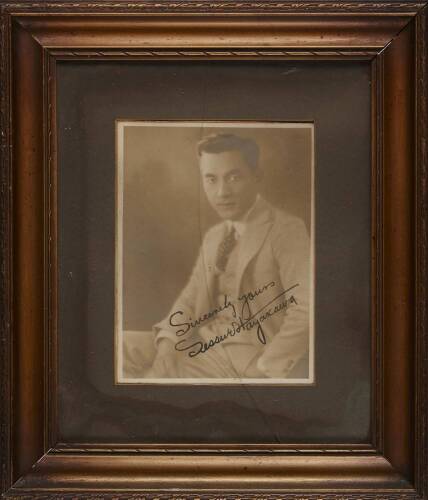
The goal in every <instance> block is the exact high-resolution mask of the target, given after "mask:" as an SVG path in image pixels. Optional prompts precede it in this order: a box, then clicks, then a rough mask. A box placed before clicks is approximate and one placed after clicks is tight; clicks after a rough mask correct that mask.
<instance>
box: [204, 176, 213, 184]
mask: <svg viewBox="0 0 428 500" xmlns="http://www.w3.org/2000/svg"><path fill="white" fill-rule="evenodd" d="M205 181H206V182H207V184H214V182H215V179H214V177H206V178H205Z"/></svg>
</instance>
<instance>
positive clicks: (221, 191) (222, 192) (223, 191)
mask: <svg viewBox="0 0 428 500" xmlns="http://www.w3.org/2000/svg"><path fill="white" fill-rule="evenodd" d="M229 195H230V187H229V185H228V184H227V182H225V181H220V182H219V184H218V190H217V196H218V197H219V198H224V197H225V196H229Z"/></svg>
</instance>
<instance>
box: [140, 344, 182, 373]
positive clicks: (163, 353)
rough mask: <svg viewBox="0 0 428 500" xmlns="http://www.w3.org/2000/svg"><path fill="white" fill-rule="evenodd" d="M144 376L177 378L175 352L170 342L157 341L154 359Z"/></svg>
mask: <svg viewBox="0 0 428 500" xmlns="http://www.w3.org/2000/svg"><path fill="white" fill-rule="evenodd" d="M145 376H146V378H164V377H167V378H177V377H178V367H177V351H176V350H175V347H174V342H173V341H172V340H170V339H168V338H163V339H161V340H160V341H159V344H158V350H157V354H156V357H155V359H154V361H153V364H152V366H151V368H150V369H149V370H148V371H147V373H146V375H145Z"/></svg>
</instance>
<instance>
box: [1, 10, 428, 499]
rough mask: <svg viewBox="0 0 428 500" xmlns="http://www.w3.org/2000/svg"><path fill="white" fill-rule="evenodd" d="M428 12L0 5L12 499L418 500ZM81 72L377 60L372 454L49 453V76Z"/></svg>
mask: <svg viewBox="0 0 428 500" xmlns="http://www.w3.org/2000/svg"><path fill="white" fill-rule="evenodd" d="M427 12H428V11H427V4H426V3H424V2H382V3H374V2H345V1H343V0H339V1H338V2H310V1H302V2H297V3H296V2H283V1H272V2H268V1H259V2H255V1H252V0H249V1H246V2H236V1H233V0H223V1H217V0H214V1H213V2H208V1H206V0H200V1H197V0H187V1H184V2H181V1H180V2H174V1H170V0H164V1H162V2H158V3H156V2H155V1H144V0H143V1H140V2H135V3H133V2H120V1H117V2H114V3H113V2H110V1H106V2H89V1H77V2H68V3H67V2H63V3H58V2H56V3H49V2H37V1H36V2H32V3H31V2H21V3H19V2H11V3H3V4H2V5H1V87H0V90H1V211H0V213H1V217H0V224H1V233H0V234H1V254H2V260H1V263H2V266H1V288H0V290H1V305H2V316H1V322H2V323H1V344H0V346H1V347H0V353H1V365H0V366H1V397H2V404H1V433H0V457H1V490H2V492H5V493H4V494H5V497H6V498H15V497H20V498H39V499H42V498H54V497H55V498H131V497H132V498H142V497H144V498H160V497H161V498H173V497H177V498H216V497H218V498H220V497H221V498H272V499H273V498H290V499H294V500H298V499H313V500H315V499H345V498H346V499H348V498H349V499H385V500H392V499H399V498H400V499H417V498H419V499H422V498H423V499H428V425H427V421H428V420H427V411H428V410H427V403H428V373H427V370H428V336H427V316H426V315H427V298H428V296H427V256H428V249H427V201H428V199H427V175H428V170H427V168H428V162H427V140H428V136H427V111H428V109H427V105H428V103H427V64H428V60H427V41H428V40H427V37H428V33H427ZM79 58H84V59H88V58H89V59H100V58H102V59H120V60H122V59H140V60H145V59H150V60H152V59H160V60H164V59H171V58H172V59H186V60H188V59H200V58H217V59H271V58H273V59H277V58H282V59H284V58H288V59H314V58H315V59H323V58H324V59H331V58H333V59H365V60H370V61H371V64H372V69H373V94H372V97H373V114H372V137H373V147H372V151H373V157H372V165H373V167H372V172H373V176H372V188H373V197H372V201H373V203H372V211H373V247H372V248H373V282H372V285H373V286H372V289H373V306H374V307H373V321H372V323H373V347H374V353H375V356H374V357H373V372H374V377H373V389H374V390H373V408H374V410H373V428H374V433H373V442H372V443H369V444H368V445H367V446H359V447H356V446H353V447H352V446H347V445H341V446H336V447H334V446H317V447H316V448H314V447H313V446H300V447H296V446H291V445H289V446H257V447H256V446H251V444H250V445H247V444H245V445H242V446H226V445H218V446H198V445H192V446H190V445H184V444H183V445H182V446H177V445H175V446H174V447H173V448H168V447H167V446H165V445H163V446H155V445H153V446H150V448H147V447H145V448H144V447H141V446H139V447H138V449H136V447H135V446H134V447H132V446H128V447H127V448H125V447H120V448H118V447H114V446H113V445H111V446H108V447H106V446H105V445H103V446H101V445H100V446H99V447H89V446H87V447H84V448H82V447H80V448H76V447H73V446H71V445H67V446H65V445H62V444H61V443H58V442H57V440H56V429H55V422H56V416H55V411H56V409H55V405H54V398H52V395H53V394H55V390H56V385H55V384H56V382H55V367H56V319H57V318H56V300H57V299H56V294H57V289H56V221H57V214H56V198H55V196H56V154H55V153H56V130H55V116H56V113H57V112H58V110H56V106H55V65H56V61H57V60H59V59H79ZM59 111H60V110H59ZM244 446H245V449H244Z"/></svg>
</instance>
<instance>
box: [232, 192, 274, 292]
mask: <svg viewBox="0 0 428 500" xmlns="http://www.w3.org/2000/svg"><path fill="white" fill-rule="evenodd" d="M271 227H272V211H271V208H270V205H269V204H268V203H267V202H266V201H265V200H263V199H262V198H260V199H259V201H258V202H257V205H256V206H255V207H254V211H253V212H252V214H251V216H250V217H249V220H248V223H247V228H246V230H245V233H244V234H243V236H242V238H241V241H240V253H239V263H238V270H237V276H236V289H235V297H238V295H239V294H240V288H241V281H242V277H243V275H244V272H245V270H246V268H247V266H248V264H249V263H250V261H251V260H252V259H253V258H254V256H255V255H257V253H258V252H259V250H260V248H261V246H262V245H263V242H264V241H265V239H266V236H267V234H268V233H269V230H270V229H271Z"/></svg>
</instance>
